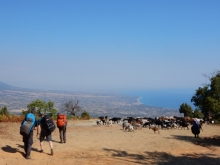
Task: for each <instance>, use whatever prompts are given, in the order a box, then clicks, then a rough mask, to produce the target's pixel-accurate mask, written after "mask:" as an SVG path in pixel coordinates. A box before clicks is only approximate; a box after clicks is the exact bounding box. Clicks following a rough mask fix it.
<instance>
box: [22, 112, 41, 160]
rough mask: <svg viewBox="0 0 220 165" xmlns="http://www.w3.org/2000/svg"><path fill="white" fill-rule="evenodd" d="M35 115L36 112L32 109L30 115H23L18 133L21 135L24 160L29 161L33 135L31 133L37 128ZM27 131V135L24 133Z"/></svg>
mask: <svg viewBox="0 0 220 165" xmlns="http://www.w3.org/2000/svg"><path fill="white" fill-rule="evenodd" d="M35 114H36V110H35V109H32V110H31V112H30V113H27V114H26V115H25V119H24V120H23V122H22V123H21V129H20V133H21V134H22V135H23V142H24V152H25V158H26V159H31V149H32V145H33V134H34V133H33V132H34V130H35V129H36V128H37V126H38V125H37V120H36V116H35ZM25 123H26V124H25ZM22 129H23V130H22ZM27 129H29V130H30V131H28V133H27V132H26V131H27ZM22 131H23V132H26V133H27V134H25V133H22Z"/></svg>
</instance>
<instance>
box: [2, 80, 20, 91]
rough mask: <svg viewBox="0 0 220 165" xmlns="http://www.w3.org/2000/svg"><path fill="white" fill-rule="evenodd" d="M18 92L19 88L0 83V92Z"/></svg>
mask: <svg viewBox="0 0 220 165" xmlns="http://www.w3.org/2000/svg"><path fill="white" fill-rule="evenodd" d="M15 89H16V90H19V87H14V86H11V85H8V84H5V83H3V82H0V90H15Z"/></svg>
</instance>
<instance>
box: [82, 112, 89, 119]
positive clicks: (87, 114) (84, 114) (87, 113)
mask: <svg viewBox="0 0 220 165" xmlns="http://www.w3.org/2000/svg"><path fill="white" fill-rule="evenodd" d="M81 119H85V120H89V119H90V114H89V112H87V111H84V112H82V114H81Z"/></svg>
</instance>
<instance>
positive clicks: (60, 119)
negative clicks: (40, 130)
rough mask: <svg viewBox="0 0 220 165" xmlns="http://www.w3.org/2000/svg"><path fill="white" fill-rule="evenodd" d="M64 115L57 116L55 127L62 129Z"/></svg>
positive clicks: (64, 123) (64, 121)
mask: <svg viewBox="0 0 220 165" xmlns="http://www.w3.org/2000/svg"><path fill="white" fill-rule="evenodd" d="M66 122H67V121H66V115H65V114H58V115H57V127H63V126H64V125H66Z"/></svg>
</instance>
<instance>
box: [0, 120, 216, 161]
mask: <svg viewBox="0 0 220 165" xmlns="http://www.w3.org/2000/svg"><path fill="white" fill-rule="evenodd" d="M219 135H220V127H219V126H209V125H207V126H204V127H203V131H202V132H201V134H200V138H194V137H193V134H192V133H191V131H190V130H178V129H175V130H161V131H160V134H154V132H153V131H152V130H150V129H148V128H142V129H141V130H136V131H135V132H125V131H124V130H122V127H121V126H120V125H118V124H114V125H113V126H112V127H107V126H100V127H99V126H96V124H95V121H93V120H90V121H70V122H69V123H68V126H67V143H65V144H60V143H59V133H58V129H56V130H55V132H54V133H53V144H54V156H50V155H49V153H50V149H49V144H48V142H46V141H45V142H44V153H39V152H38V151H39V149H40V147H39V139H37V138H36V137H34V144H33V148H32V152H31V159H30V160H26V159H24V157H23V143H22V137H21V136H20V134H19V123H9V124H6V123H0V138H1V141H0V145H1V150H0V157H1V158H0V164H1V165H6V164H7V165H14V164H17V165H25V164H33V165H38V164H39V165H42V164H43V165H45V164H48V165H53V164H54V165H57V164H65V165H72V164H74V165H87V164H91V165H110V164H111V165H112V164H114V165H123V164H126V165H131V164H158V165H160V164H175V165H176V164H178V165H181V164H184V165H185V164H199V165H200V164H204V165H205V164H213V165H214V164H216V165H217V164H220V137H219ZM35 136H36V132H35Z"/></svg>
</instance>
